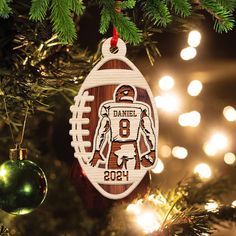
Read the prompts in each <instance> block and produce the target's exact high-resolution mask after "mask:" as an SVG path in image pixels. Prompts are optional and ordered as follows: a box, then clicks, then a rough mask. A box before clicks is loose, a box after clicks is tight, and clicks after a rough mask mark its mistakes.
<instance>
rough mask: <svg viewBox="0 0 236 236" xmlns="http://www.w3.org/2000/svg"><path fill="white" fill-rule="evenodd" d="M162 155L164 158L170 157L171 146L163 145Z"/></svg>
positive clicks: (161, 148)
mask: <svg viewBox="0 0 236 236" xmlns="http://www.w3.org/2000/svg"><path fill="white" fill-rule="evenodd" d="M160 155H161V156H162V157H164V158H168V157H170V155H171V148H170V147H169V146H168V145H162V146H161V147H160Z"/></svg>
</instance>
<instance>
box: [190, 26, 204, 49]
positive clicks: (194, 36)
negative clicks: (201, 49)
mask: <svg viewBox="0 0 236 236" xmlns="http://www.w3.org/2000/svg"><path fill="white" fill-rule="evenodd" d="M201 38H202V36H201V33H200V32H199V31H197V30H192V31H191V32H190V33H189V34H188V45H189V46H190V47H197V46H198V45H199V44H200V42H201Z"/></svg>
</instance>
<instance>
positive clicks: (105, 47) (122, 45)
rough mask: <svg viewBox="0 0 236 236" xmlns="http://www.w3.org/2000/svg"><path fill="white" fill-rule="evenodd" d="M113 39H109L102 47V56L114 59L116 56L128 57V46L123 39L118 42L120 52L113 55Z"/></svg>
mask: <svg viewBox="0 0 236 236" xmlns="http://www.w3.org/2000/svg"><path fill="white" fill-rule="evenodd" d="M111 40H112V38H108V39H107V40H105V42H104V43H103V45H102V55H103V57H114V56H122V57H124V56H125V55H126V51H127V49H126V44H125V42H124V41H123V40H122V39H118V41H117V46H116V47H117V49H118V51H117V52H116V53H112V52H111V51H110V49H111V46H110V42H111Z"/></svg>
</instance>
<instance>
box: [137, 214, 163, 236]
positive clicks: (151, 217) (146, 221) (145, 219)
mask: <svg viewBox="0 0 236 236" xmlns="http://www.w3.org/2000/svg"><path fill="white" fill-rule="evenodd" d="M136 219H137V221H136V222H137V224H138V226H139V227H140V228H141V229H142V230H143V232H144V233H145V234H150V233H152V232H154V231H157V230H158V229H159V228H160V226H161V224H160V222H158V221H157V217H156V216H155V212H154V211H153V212H152V211H148V212H144V213H143V214H140V215H138V216H137V218H136Z"/></svg>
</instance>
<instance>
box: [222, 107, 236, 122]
mask: <svg viewBox="0 0 236 236" xmlns="http://www.w3.org/2000/svg"><path fill="white" fill-rule="evenodd" d="M223 115H224V117H225V119H226V120H228V121H231V122H233V121H236V110H235V109H234V108H233V107H231V106H227V107H225V108H224V110H223Z"/></svg>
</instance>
